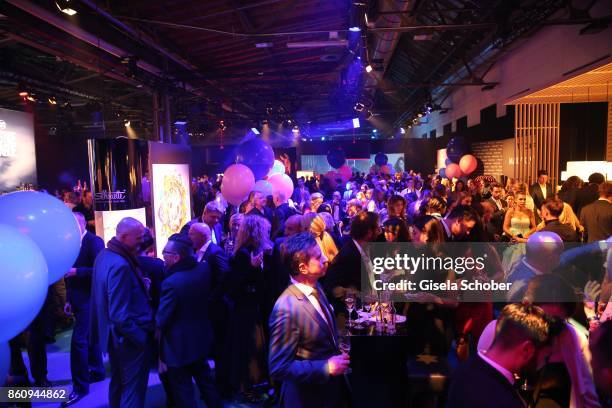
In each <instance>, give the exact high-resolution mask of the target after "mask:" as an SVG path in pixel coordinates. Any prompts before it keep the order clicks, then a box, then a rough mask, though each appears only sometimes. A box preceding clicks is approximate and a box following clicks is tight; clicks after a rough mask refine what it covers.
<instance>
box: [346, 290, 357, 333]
mask: <svg viewBox="0 0 612 408" xmlns="http://www.w3.org/2000/svg"><path fill="white" fill-rule="evenodd" d="M344 304H345V305H346V310H348V322H347V325H348V327H351V326H352V324H353V322H352V321H351V314H352V313H353V310H355V295H353V294H351V293H348V294H347V295H346V297H345V298H344Z"/></svg>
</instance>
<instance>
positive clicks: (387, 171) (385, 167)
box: [380, 164, 391, 174]
mask: <svg viewBox="0 0 612 408" xmlns="http://www.w3.org/2000/svg"><path fill="white" fill-rule="evenodd" d="M380 172H381V173H382V174H391V168H390V167H389V165H388V164H383V165H382V166H380Z"/></svg>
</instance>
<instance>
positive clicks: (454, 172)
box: [446, 163, 461, 178]
mask: <svg viewBox="0 0 612 408" xmlns="http://www.w3.org/2000/svg"><path fill="white" fill-rule="evenodd" d="M446 176H447V177H448V178H459V177H461V168H460V167H459V165H458V164H455V163H451V164H449V165H448V166H446Z"/></svg>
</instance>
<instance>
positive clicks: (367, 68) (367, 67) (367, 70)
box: [365, 64, 374, 74]
mask: <svg viewBox="0 0 612 408" xmlns="http://www.w3.org/2000/svg"><path fill="white" fill-rule="evenodd" d="M373 69H374V68H372V65H371V64H368V65H366V67H365V71H366V72H367V73H368V74H369V73H370V72H372V70H373Z"/></svg>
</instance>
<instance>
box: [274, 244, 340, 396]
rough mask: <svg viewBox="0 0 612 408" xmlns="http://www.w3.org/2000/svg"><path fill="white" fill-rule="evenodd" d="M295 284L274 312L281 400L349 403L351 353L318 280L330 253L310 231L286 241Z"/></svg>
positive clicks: (287, 265) (277, 373) (275, 367)
mask: <svg viewBox="0 0 612 408" xmlns="http://www.w3.org/2000/svg"><path fill="white" fill-rule="evenodd" d="M284 248H285V249H284V253H283V255H284V257H283V259H284V261H285V265H286V267H287V269H288V270H289V271H290V273H291V283H292V284H291V285H289V287H287V289H285V291H284V292H283V293H282V295H281V296H280V297H279V298H278V300H277V301H276V304H275V305H274V309H273V311H272V314H271V315H270V354H269V366H270V375H271V377H272V378H273V379H275V380H277V381H282V386H281V387H282V388H281V393H280V398H281V406H285V407H342V406H346V405H347V398H346V390H347V388H346V386H347V384H346V382H345V381H346V379H345V377H344V376H343V374H345V373H346V371H347V369H348V366H349V364H350V360H349V356H348V354H344V353H340V352H339V350H338V338H337V333H336V325H335V321H334V318H333V312H332V310H331V307H330V305H329V303H328V302H327V298H326V297H325V295H324V293H323V290H322V288H321V286H320V285H319V284H318V282H317V281H318V280H319V279H320V278H321V277H323V276H324V275H325V270H326V262H327V259H326V258H325V256H323V254H322V253H321V249H320V248H319V246H318V245H317V242H316V240H315V239H314V237H313V236H312V235H311V234H310V233H300V234H297V235H294V236H292V237H290V238H288V239H287V241H286V242H285V244H284Z"/></svg>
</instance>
